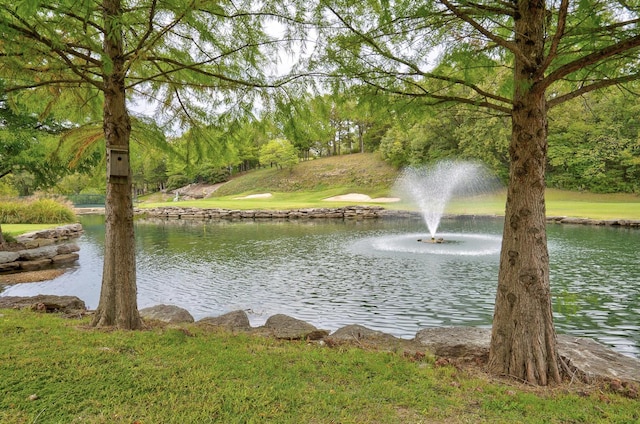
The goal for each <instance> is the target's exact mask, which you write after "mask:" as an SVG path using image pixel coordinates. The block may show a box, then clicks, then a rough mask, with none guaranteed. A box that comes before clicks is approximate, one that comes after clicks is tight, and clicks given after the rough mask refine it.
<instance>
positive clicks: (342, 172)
mask: <svg viewBox="0 0 640 424" xmlns="http://www.w3.org/2000/svg"><path fill="white" fill-rule="evenodd" d="M397 175H398V171H397V170H396V169H395V168H393V167H392V166H391V165H389V164H387V163H386V162H384V161H383V160H382V159H381V158H380V157H379V156H378V155H377V154H374V153H361V154H352V155H344V156H331V157H326V158H319V159H315V160H310V161H305V162H300V163H299V164H297V165H296V166H295V167H293V169H291V170H288V169H277V168H263V169H259V170H255V171H251V172H248V173H246V174H244V175H242V176H239V177H236V178H234V179H232V180H231V181H229V182H228V183H226V184H224V185H223V186H222V187H220V188H219V189H218V190H217V191H216V193H215V194H214V196H229V195H240V194H252V193H263V192H280V193H292V192H297V191H311V192H324V191H326V190H331V191H336V192H337V193H338V194H344V193H349V192H358V193H363V194H368V195H369V196H371V197H379V196H386V195H387V194H388V193H389V190H390V188H391V186H392V185H393V183H394V181H395V179H396V177H397Z"/></svg>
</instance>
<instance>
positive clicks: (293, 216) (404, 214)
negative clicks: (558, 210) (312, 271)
mask: <svg viewBox="0 0 640 424" xmlns="http://www.w3.org/2000/svg"><path fill="white" fill-rule="evenodd" d="M102 213H104V210H103V211H102ZM134 215H136V216H144V217H148V218H160V219H167V220H172V219H175V220H243V219H249V220H262V219H280V220H303V219H421V218H422V215H421V214H420V213H419V212H415V211H406V210H396V209H385V208H383V207H382V206H369V205H366V206H365V205H353V206H344V207H333V208H325V207H318V208H302V209H290V210H240V209H222V208H196V207H180V206H164V207H157V208H148V209H146V208H134ZM443 218H445V219H459V218H486V219H503V218H504V215H469V214H445V215H443ZM546 220H547V223H553V224H574V225H596V226H619V227H630V228H640V219H592V218H581V217H569V216H547V217H546Z"/></svg>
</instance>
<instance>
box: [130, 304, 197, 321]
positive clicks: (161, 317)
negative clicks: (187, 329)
mask: <svg viewBox="0 0 640 424" xmlns="http://www.w3.org/2000/svg"><path fill="white" fill-rule="evenodd" d="M140 317H142V318H143V319H150V320H157V321H162V322H168V323H171V324H179V323H184V322H194V319H193V316H191V314H190V313H189V311H187V310H186V309H183V308H181V307H179V306H175V305H156V306H151V307H149V308H144V309H141V310H140Z"/></svg>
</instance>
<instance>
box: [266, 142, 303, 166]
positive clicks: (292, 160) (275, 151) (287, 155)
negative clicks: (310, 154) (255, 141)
mask: <svg viewBox="0 0 640 424" xmlns="http://www.w3.org/2000/svg"><path fill="white" fill-rule="evenodd" d="M260 163H262V164H263V165H265V166H266V165H267V164H270V165H273V164H275V165H276V166H278V167H279V168H280V169H283V168H288V169H292V168H293V166H294V165H295V164H297V163H298V152H297V151H296V148H295V147H293V144H291V142H289V141H288V140H285V139H282V138H276V139H273V140H271V141H269V142H268V143H267V144H265V145H264V146H262V147H261V148H260Z"/></svg>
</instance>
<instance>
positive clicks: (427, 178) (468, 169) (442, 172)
mask: <svg viewBox="0 0 640 424" xmlns="http://www.w3.org/2000/svg"><path fill="white" fill-rule="evenodd" d="M495 187H496V183H495V178H491V177H490V175H489V173H488V171H487V170H486V168H485V167H484V166H483V165H481V164H479V163H477V162H465V161H441V162H438V163H436V164H435V165H433V166H430V167H409V168H406V169H404V170H403V171H402V173H401V174H400V177H399V178H398V180H397V182H396V185H395V188H396V189H397V191H399V192H400V195H401V197H403V199H405V200H407V201H410V202H414V203H415V205H416V206H417V207H418V209H419V210H420V212H421V213H422V217H423V218H424V222H425V224H426V225H427V228H428V229H429V233H430V235H431V238H429V239H419V240H418V241H420V242H427V243H443V242H445V239H444V238H442V237H439V238H436V231H437V230H438V226H439V225H440V220H441V219H442V215H443V214H444V211H445V207H446V206H447V204H448V203H449V201H450V200H451V199H452V198H453V196H472V195H478V194H482V193H486V192H488V191H491V190H492V189H494V188H495Z"/></svg>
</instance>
